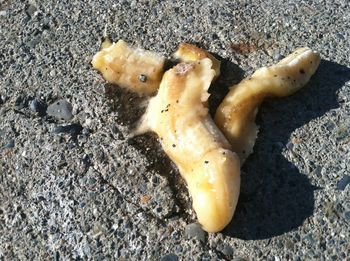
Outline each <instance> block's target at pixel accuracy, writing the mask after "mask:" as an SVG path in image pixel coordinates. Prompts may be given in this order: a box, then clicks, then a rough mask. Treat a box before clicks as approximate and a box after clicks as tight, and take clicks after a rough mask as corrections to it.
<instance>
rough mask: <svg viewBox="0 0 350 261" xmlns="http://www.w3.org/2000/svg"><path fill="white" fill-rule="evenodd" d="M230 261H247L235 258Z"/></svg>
mask: <svg viewBox="0 0 350 261" xmlns="http://www.w3.org/2000/svg"><path fill="white" fill-rule="evenodd" d="M232 261H247V260H246V259H244V258H242V257H235V258H234V259H232Z"/></svg>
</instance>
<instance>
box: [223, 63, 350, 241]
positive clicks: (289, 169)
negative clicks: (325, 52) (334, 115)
mask: <svg viewBox="0 0 350 261" xmlns="http://www.w3.org/2000/svg"><path fill="white" fill-rule="evenodd" d="M349 80H350V69H349V68H347V67H345V66H342V65H339V64H336V63H334V62H330V61H325V60H322V61H321V64H320V67H319V69H318V71H317V73H316V74H315V75H314V76H313V77H312V79H311V81H310V83H309V84H308V86H306V87H305V88H303V89H302V90H301V91H300V92H298V93H296V94H295V95H293V96H291V97H287V98H283V99H271V100H268V101H266V102H265V103H264V104H263V105H262V107H261V109H260V113H259V115H258V124H259V125H260V133H259V137H258V139H257V143H256V145H255V149H254V153H253V154H252V155H251V156H250V157H249V158H248V160H247V161H246V163H245V165H244V166H243V169H242V183H241V195H240V199H239V202H238V205H237V209H236V213H235V215H234V218H233V220H232V221H231V223H230V224H229V225H228V226H227V227H226V229H225V230H224V231H223V234H224V235H226V236H230V237H236V238H241V239H246V240H256V239H266V238H271V237H274V236H278V235H281V234H283V233H286V232H289V231H291V230H293V229H296V228H298V227H299V226H301V225H302V223H303V222H304V220H305V219H307V218H308V217H310V216H311V215H312V214H313V209H314V190H315V189H317V188H316V187H314V186H312V185H311V184H310V181H309V179H308V177H307V175H304V174H301V173H300V172H299V170H298V169H297V168H296V167H295V166H294V164H293V163H291V162H289V161H288V160H287V159H286V158H285V157H284V156H283V155H282V150H283V149H284V148H285V147H286V145H287V143H288V141H289V139H290V136H291V134H292V132H293V131H295V130H296V129H297V128H299V127H301V126H303V125H305V124H307V123H309V122H310V121H311V120H313V119H315V118H318V117H320V116H322V115H324V114H325V113H326V112H327V111H329V110H331V109H333V108H337V107H339V105H338V100H337V91H338V90H339V89H340V88H341V87H342V86H343V85H344V83H345V82H347V81H349ZM311 171H312V170H311Z"/></svg>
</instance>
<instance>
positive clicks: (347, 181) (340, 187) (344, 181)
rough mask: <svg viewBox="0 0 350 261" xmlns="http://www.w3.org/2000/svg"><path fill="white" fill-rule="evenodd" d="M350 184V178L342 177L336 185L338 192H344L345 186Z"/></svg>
mask: <svg viewBox="0 0 350 261" xmlns="http://www.w3.org/2000/svg"><path fill="white" fill-rule="evenodd" d="M349 184H350V176H348V175H344V177H342V178H341V179H340V180H339V181H338V184H337V189H338V190H344V189H345V188H346V186H347V185H349Z"/></svg>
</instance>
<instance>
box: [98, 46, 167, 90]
mask: <svg viewBox="0 0 350 261" xmlns="http://www.w3.org/2000/svg"><path fill="white" fill-rule="evenodd" d="M164 62H165V58H164V57H162V56H160V55H158V54H156V53H153V52H150V51H145V50H143V49H140V48H136V49H133V48H131V47H130V46H128V45H127V44H126V43H125V42H124V41H123V40H119V41H118V42H117V43H110V42H107V41H105V42H103V44H102V49H101V51H99V52H98V53H97V54H95V56H94V58H93V60H92V65H93V67H94V68H95V69H97V70H99V71H100V72H101V73H102V75H103V77H104V78H105V79H106V80H107V81H108V82H110V83H114V84H117V85H119V86H120V87H123V88H127V89H128V90H131V91H133V92H136V93H139V94H153V93H155V92H156V91H157V89H158V87H159V84H160V81H161V79H162V76H163V67H164Z"/></svg>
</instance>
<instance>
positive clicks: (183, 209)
mask: <svg viewBox="0 0 350 261" xmlns="http://www.w3.org/2000/svg"><path fill="white" fill-rule="evenodd" d="M187 2H190V1H162V2H160V3H159V2H157V1H138V2H137V1H131V2H129V1H112V0H109V1H97V0H88V1H52V2H50V1H48V0H43V1H35V0H33V1H29V2H27V1H14V0H1V1H0V25H1V26H0V42H1V47H0V95H1V99H0V154H1V164H0V260H53V259H54V260H71V259H83V260H88V259H91V260H113V259H114V260H116V259H117V260H230V259H233V258H235V259H234V260H275V261H277V260H346V258H348V260H349V258H350V252H349V251H350V247H349V231H350V229H349V222H350V197H349V192H350V185H348V183H349V178H348V176H346V175H349V172H350V145H349V144H350V137H349V135H350V83H349V80H350V69H349V67H350V46H349V42H350V31H349V28H350V6H349V1H346V0H339V1H331V0H329V1H292V0H290V1H288V0H286V1H272V0H270V1H262V0H259V1H258V0H254V1H226V2H225V1H215V2H216V3H215V4H214V3H213V4H210V3H208V2H209V1H208V2H202V3H201V2H200V1H193V2H195V3H187ZM105 29H106V30H107V32H108V34H109V35H110V37H111V38H112V39H113V40H117V39H120V38H122V39H125V40H126V41H128V42H131V43H133V44H135V45H139V46H143V47H144V48H146V49H150V50H153V51H158V52H161V53H162V54H164V55H166V56H168V57H169V56H170V54H171V53H172V52H173V51H174V50H175V48H176V46H177V44H178V43H180V42H183V41H189V42H193V43H198V44H199V45H201V46H203V47H205V48H206V49H208V50H210V51H211V52H213V53H214V54H215V55H218V56H219V57H220V59H222V61H223V63H222V64H223V70H222V77H221V79H220V80H219V82H218V83H216V84H215V86H213V93H214V94H213V95H212V100H211V102H212V103H211V104H212V105H211V107H212V110H214V109H215V105H216V104H217V102H218V100H220V97H222V95H223V94H224V93H225V89H226V88H227V87H228V86H230V85H231V84H233V83H236V82H238V81H239V80H240V79H242V77H244V75H248V74H250V73H252V72H253V71H254V69H256V68H258V67H260V66H262V65H268V64H272V63H273V62H274V61H276V60H278V59H280V58H281V57H283V56H284V55H286V54H288V53H289V52H291V51H292V50H293V49H294V48H296V47H299V46H305V45H307V46H309V47H311V48H313V49H315V50H317V51H319V52H320V53H321V56H322V62H321V65H320V68H319V70H318V72H317V73H316V75H315V76H314V77H313V78H312V79H311V82H310V84H308V86H307V87H306V88H305V89H303V90H302V91H300V92H299V93H297V94H296V95H294V96H292V97H289V98H285V99H280V100H278V99H272V100H269V101H267V102H265V103H264V104H263V106H262V108H261V110H260V113H259V115H258V123H259V125H260V134H259V138H258V140H257V143H256V146H255V152H254V154H253V155H252V156H251V157H250V158H249V159H248V160H247V162H246V164H245V166H244V167H243V170H242V193H241V197H240V200H239V204H238V207H237V211H236V214H235V216H234V219H233V221H232V222H231V224H230V225H229V226H228V227H227V228H226V229H225V230H224V231H223V232H222V233H216V234H209V235H208V234H206V233H204V234H203V232H202V231H201V230H200V229H198V226H196V225H190V226H187V225H189V224H192V223H193V222H195V221H196V219H195V214H194V213H193V210H192V209H191V205H190V199H189V196H188V194H187V192H186V188H185V184H184V182H183V181H182V180H181V178H180V177H179V174H178V172H177V171H176V168H174V166H173V164H172V163H171V162H170V161H169V160H168V159H167V157H166V156H165V155H164V153H163V152H162V151H161V149H160V148H159V144H158V143H157V140H156V139H155V137H153V136H152V135H145V136H141V137H137V138H132V137H131V136H130V129H131V128H132V126H133V125H134V124H135V122H136V121H137V119H138V118H139V116H140V115H141V113H142V108H140V107H139V106H137V105H138V104H140V103H142V100H143V99H142V98H139V97H136V96H135V95H132V94H127V93H125V92H123V91H121V90H120V89H118V88H115V87H112V86H110V85H107V84H106V83H105V81H104V80H103V79H102V77H101V76H100V75H99V74H98V73H97V72H96V71H94V70H93V69H92V68H91V65H90V62H91V58H92V56H93V54H94V53H95V52H96V51H97V50H98V49H99V45H100V43H101V37H102V36H103V32H104V30H105ZM61 99H64V100H66V101H67V102H68V103H70V104H71V107H70V106H69V104H68V103H65V104H66V106H65V112H64V115H57V113H56V112H57V111H56V112H54V111H55V110H57V106H58V105H57V104H55V105H54V107H50V108H51V109H52V108H53V109H54V110H53V112H52V113H50V115H48V114H47V113H46V108H47V107H48V106H50V105H52V104H54V103H55V102H57V101H59V100H61ZM55 106H56V107H55ZM70 110H71V113H72V115H73V118H72V119H70V118H71V114H70ZM55 113H56V114H55ZM62 118H63V119H62Z"/></svg>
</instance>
